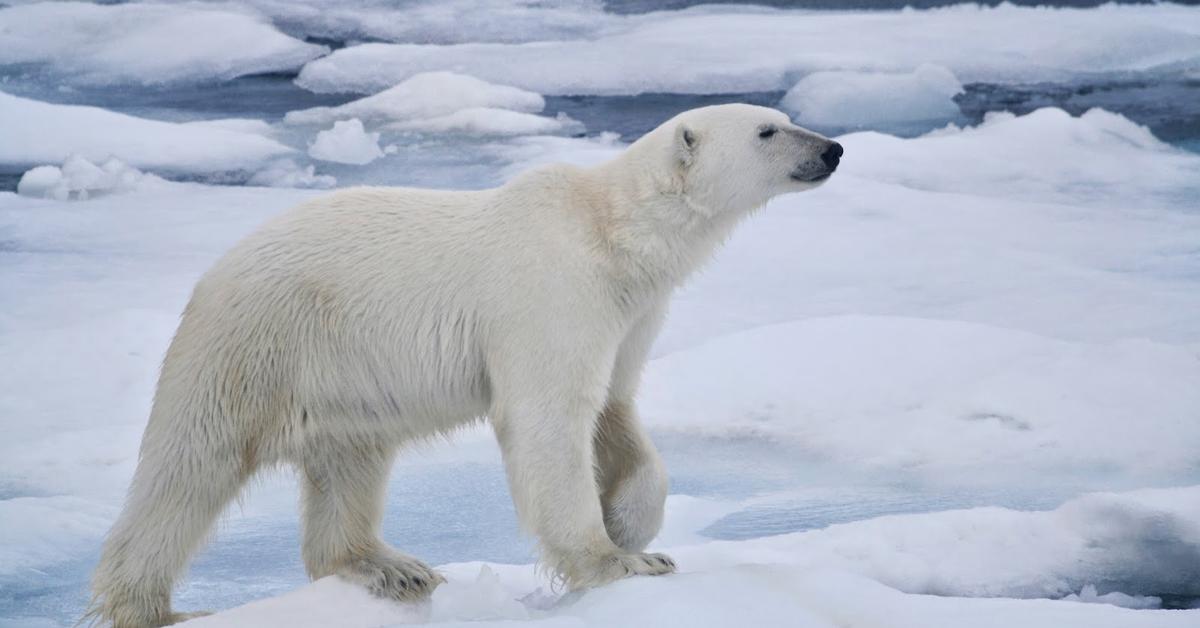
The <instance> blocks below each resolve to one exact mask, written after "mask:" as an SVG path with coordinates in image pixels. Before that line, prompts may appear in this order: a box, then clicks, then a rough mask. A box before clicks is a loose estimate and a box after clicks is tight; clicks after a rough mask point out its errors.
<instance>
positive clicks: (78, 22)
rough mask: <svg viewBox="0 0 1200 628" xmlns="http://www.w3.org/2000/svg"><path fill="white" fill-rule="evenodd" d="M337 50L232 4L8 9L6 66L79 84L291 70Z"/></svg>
mask: <svg viewBox="0 0 1200 628" xmlns="http://www.w3.org/2000/svg"><path fill="white" fill-rule="evenodd" d="M328 51H329V49H328V48H326V47H325V46H318V45H314V44H308V43H305V42H302V41H300V40H298V39H294V38H292V37H289V36H287V35H284V34H283V33H281V32H279V31H278V30H277V29H275V27H274V26H272V25H271V24H270V22H269V21H267V20H266V19H264V18H263V17H262V16H260V15H258V14H257V13H255V12H253V11H250V10H246V9H240V8H237V7H235V6H233V5H230V4H222V5H204V4H200V3H188V4H158V3H153V4H151V3H128V4H116V5H101V4H91V3H83V2H46V3H38V4H29V5H22V6H15V7H7V8H2V9H0V67H3V66H13V67H17V66H19V67H21V68H22V70H23V71H27V70H28V69H29V67H30V66H32V67H33V68H35V69H37V70H40V71H43V72H45V73H47V74H49V75H51V76H53V77H55V78H56V79H58V80H61V81H66V82H68V83H79V84H112V83H142V84H154V83H173V82H180V81H206V80H223V79H230V78H234V77H237V76H244V75H247V74H255V73H262V72H279V71H284V70H290V69H293V68H297V67H299V66H301V65H303V64H304V63H305V62H306V61H310V60H312V59H314V58H316V57H319V56H321V55H323V54H325V53H326V52H328Z"/></svg>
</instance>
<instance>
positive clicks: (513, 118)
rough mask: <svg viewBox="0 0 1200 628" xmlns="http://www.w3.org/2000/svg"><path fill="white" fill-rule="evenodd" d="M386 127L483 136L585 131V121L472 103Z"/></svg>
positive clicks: (398, 129) (389, 128)
mask: <svg viewBox="0 0 1200 628" xmlns="http://www.w3.org/2000/svg"><path fill="white" fill-rule="evenodd" d="M384 128H385V129H388V130H393V131H419V132H423V133H460V134H465V135H479V136H515V135H553V134H556V133H563V132H566V131H573V132H582V131H583V125H582V124H580V123H579V122H578V121H576V120H572V119H571V118H569V117H567V116H566V115H564V114H561V113H560V114H558V115H557V116H555V117H553V118H547V117H545V116H537V115H533V114H530V113H521V112H519V111H508V110H507V109H495V108H491V107H471V108H469V109H460V110H458V111H455V112H454V113H450V114H447V115H444V116H437V117H434V118H424V119H418V120H409V121H405V122H393V123H392V124H389V125H387V126H386V127H384Z"/></svg>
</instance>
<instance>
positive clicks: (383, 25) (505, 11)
mask: <svg viewBox="0 0 1200 628" xmlns="http://www.w3.org/2000/svg"><path fill="white" fill-rule="evenodd" d="M250 4H251V5H253V6H254V7H255V8H256V9H258V10H259V11H261V12H262V13H264V14H266V15H269V16H271V18H272V19H273V20H274V21H275V22H276V23H277V24H279V25H280V26H281V27H282V28H284V29H285V30H287V31H288V32H292V33H295V34H297V36H300V35H311V36H317V37H324V38H328V39H337V40H343V41H347V40H348V41H408V42H419V43H426V44H446V43H460V42H465V41H496V42H522V41H540V40H561V39H575V38H579V37H587V36H591V35H594V34H595V33H597V32H599V31H600V30H601V29H602V28H605V27H607V26H611V25H613V24H614V23H618V22H620V21H621V18H620V17H618V16H615V15H612V14H609V13H605V12H604V7H603V4H602V3H601V2H600V0H556V1H555V2H553V3H549V2H531V1H530V0H489V2H488V3H487V7H486V8H487V10H481V5H479V3H477V2H475V1H474V0H437V1H432V2H431V1H425V2H405V3H403V4H401V5H399V6H396V5H394V4H391V3H378V2H373V1H371V0H367V1H366V2H357V3H351V2H329V1H328V0H250Z"/></svg>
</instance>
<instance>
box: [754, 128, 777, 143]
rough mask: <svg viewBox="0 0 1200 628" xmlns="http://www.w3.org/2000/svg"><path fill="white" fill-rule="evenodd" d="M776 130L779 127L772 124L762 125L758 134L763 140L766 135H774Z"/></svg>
mask: <svg viewBox="0 0 1200 628" xmlns="http://www.w3.org/2000/svg"><path fill="white" fill-rule="evenodd" d="M778 130H779V129H776V128H775V127H773V126H768V127H764V128H763V129H762V130H761V131H759V132H758V136H759V137H761V138H763V139H764V140H765V139H767V138H768V137H771V136H772V135H775V131H778Z"/></svg>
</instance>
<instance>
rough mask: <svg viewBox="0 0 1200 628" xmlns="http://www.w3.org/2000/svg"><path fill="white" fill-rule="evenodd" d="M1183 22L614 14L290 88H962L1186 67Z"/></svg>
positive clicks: (1008, 16) (1189, 19)
mask: <svg viewBox="0 0 1200 628" xmlns="http://www.w3.org/2000/svg"><path fill="white" fill-rule="evenodd" d="M1194 24H1195V15H1194V13H1193V10H1192V9H1191V8H1188V7H1184V6H1178V5H1171V4H1154V5H1149V6H1146V5H1137V6H1129V5H1105V6H1101V7H1097V8H1091V9H1055V8H1044V7H1016V6H1012V5H1007V4H1004V5H1000V6H997V7H980V6H975V5H964V6H955V7H947V8H941V9H932V10H923V11H914V10H903V11H872V12H865V11H864V12H810V11H784V10H768V9H761V8H746V7H734V6H717V7H697V8H693V9H690V10H687V11H672V12H665V11H664V12H657V13H650V14H645V15H637V16H626V17H623V18H619V19H613V20H612V21H611V23H609V24H608V25H605V26H603V27H602V28H601V29H600V30H599V31H597V32H596V33H594V34H592V35H590V36H587V37H581V38H573V39H549V40H544V41H529V42H526V43H487V42H483V43H480V42H471V43H458V44H451V45H437V44H428V43H403V44H390V43H366V44H361V45H356V46H349V47H346V48H342V49H340V50H336V51H334V52H333V53H332V54H330V55H329V56H326V57H322V58H320V59H316V60H314V61H312V62H310V63H308V64H306V65H305V66H304V68H303V70H302V71H301V73H300V77H299V79H298V83H299V84H300V85H301V86H303V87H305V88H307V89H310V90H313V91H318V92H357V93H373V92H378V91H380V90H383V89H386V88H388V87H391V86H392V85H394V84H396V83H397V82H399V81H402V80H404V79H406V78H408V77H410V76H413V75H415V74H418V73H421V72H429V71H436V70H453V71H455V72H462V73H465V74H470V75H472V76H475V77H478V78H480V79H483V80H486V81H489V82H493V83H501V84H505V85H513V86H516V87H520V88H522V89H527V90H531V91H534V92H538V93H540V94H547V95H549V94H640V93H646V92H674V93H695V94H713V93H741V92H752V91H773V90H779V91H782V90H786V89H788V88H790V87H792V86H793V85H794V84H795V83H796V81H797V80H798V79H800V78H802V77H803V76H805V75H807V74H811V73H814V72H821V71H855V72H888V73H905V72H912V71H914V70H916V69H917V68H918V67H920V66H921V65H922V64H927V63H931V64H936V65H940V66H944V67H946V68H948V69H949V70H950V71H951V72H953V73H954V74H955V75H956V76H957V77H958V79H959V80H960V81H963V82H965V83H969V82H975V81H989V82H1022V83H1033V82H1038V81H1053V80H1069V79H1073V78H1081V77H1084V76H1089V77H1095V76H1097V75H1111V76H1114V77H1120V76H1127V75H1128V73H1130V72H1141V73H1144V74H1147V73H1155V72H1159V73H1164V72H1172V73H1177V72H1195V71H1196V70H1197V67H1198V66H1197V64H1198V63H1200V29H1197V28H1196V27H1195V26H1194ZM1014 33H1019V34H1020V36H1019V37H1018V36H1014ZM1063 33H1070V34H1071V36H1070V37H1064V36H1063ZM746 42H753V45H745V44H746ZM612 59H636V62H635V63H610V62H609V61H610V60H612Z"/></svg>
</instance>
